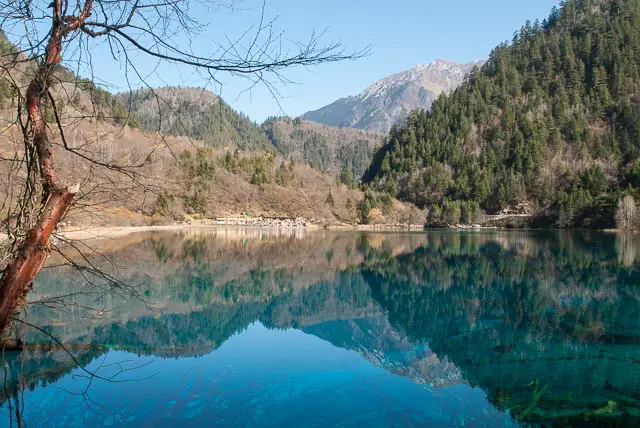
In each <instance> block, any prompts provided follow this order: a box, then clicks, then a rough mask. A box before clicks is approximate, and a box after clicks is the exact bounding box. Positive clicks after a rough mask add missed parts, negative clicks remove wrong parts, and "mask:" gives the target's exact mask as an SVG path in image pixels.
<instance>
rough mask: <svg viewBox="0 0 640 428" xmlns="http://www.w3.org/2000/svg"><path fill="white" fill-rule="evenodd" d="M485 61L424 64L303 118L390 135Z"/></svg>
mask: <svg viewBox="0 0 640 428" xmlns="http://www.w3.org/2000/svg"><path fill="white" fill-rule="evenodd" d="M479 65H482V61H477V62H472V63H469V64H459V63H455V62H451V61H445V60H437V61H434V62H432V63H430V64H420V65H417V66H416V67H414V68H412V69H410V70H406V71H403V72H400V73H397V74H394V75H392V76H389V77H386V78H384V79H382V80H379V81H377V82H375V83H374V84H373V85H371V86H369V87H368V88H367V89H365V90H364V91H363V92H362V93H360V94H358V95H355V96H350V97H347V98H341V99H339V100H337V101H336V102H334V103H332V104H329V105H328V106H326V107H322V108H321V109H319V110H315V111H310V112H308V113H305V114H304V115H302V118H304V119H307V120H312V121H314V122H319V123H324V124H326V125H331V126H348V127H352V128H360V129H366V130H368V131H373V132H382V133H386V132H389V130H390V129H391V127H392V126H393V125H394V124H395V123H397V122H398V121H401V120H403V119H405V118H406V117H407V115H408V114H409V112H410V111H411V110H414V109H417V108H425V109H428V108H429V107H430V106H431V104H432V103H433V102H434V101H435V100H436V99H437V98H438V97H439V96H440V94H442V93H445V94H448V93H450V92H451V91H452V90H454V89H455V88H457V87H458V86H459V85H460V84H461V83H462V82H463V81H464V78H465V76H466V75H467V74H468V73H469V72H470V71H471V70H472V69H473V67H475V66H479Z"/></svg>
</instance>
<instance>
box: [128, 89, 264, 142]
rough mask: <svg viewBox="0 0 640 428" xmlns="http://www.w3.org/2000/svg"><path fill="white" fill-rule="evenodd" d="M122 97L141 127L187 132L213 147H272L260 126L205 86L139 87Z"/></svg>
mask: <svg viewBox="0 0 640 428" xmlns="http://www.w3.org/2000/svg"><path fill="white" fill-rule="evenodd" d="M120 98H121V99H122V100H123V101H124V102H125V103H126V104H127V105H128V106H129V108H130V110H131V113H132V115H133V117H134V118H135V119H136V121H137V122H138V124H139V125H140V128H142V129H144V130H147V131H159V132H163V133H166V134H170V135H176V136H187V137H191V138H195V139H197V140H201V141H203V142H204V143H205V144H207V145H210V146H214V147H229V148H234V149H235V148H237V149H240V150H262V149H272V148H273V146H272V145H271V143H270V142H269V140H268V139H267V138H266V136H265V135H264V133H263V132H262V131H261V130H260V127H259V126H258V125H256V124H255V123H254V122H252V121H251V120H250V119H249V118H248V117H247V116H245V115H243V114H242V113H238V112H236V111H235V110H233V109H232V108H231V107H230V106H229V105H228V104H227V103H225V102H224V101H223V100H222V99H221V98H220V97H218V96H217V95H215V94H214V93H212V92H210V91H208V90H206V89H202V88H180V87H164V88H157V89H138V90H136V91H131V92H129V93H126V94H120Z"/></svg>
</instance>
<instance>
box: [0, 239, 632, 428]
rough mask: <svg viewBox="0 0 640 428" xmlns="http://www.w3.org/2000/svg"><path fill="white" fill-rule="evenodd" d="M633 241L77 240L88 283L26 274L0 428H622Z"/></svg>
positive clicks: (53, 273) (54, 264)
mask: <svg viewBox="0 0 640 428" xmlns="http://www.w3.org/2000/svg"><path fill="white" fill-rule="evenodd" d="M637 239H638V238H635V237H633V236H624V235H606V234H575V233H574V234H569V233H525V232H487V233H458V232H430V233H412V234H409V233H407V234H402V233H384V234H382V233H381V234H373V233H370V234H359V233H329V232H308V233H305V232H295V233H294V232H275V231H260V230H257V229H246V230H243V229H238V230H226V231H221V230H218V231H208V232H206V233H205V232H201V233H177V234H142V235H134V236H130V237H127V238H123V239H121V240H111V241H109V242H106V243H105V242H101V243H97V244H92V246H93V247H95V248H96V253H94V254H93V255H92V256H90V257H89V260H88V261H84V260H82V259H80V258H78V257H76V258H74V257H73V256H72V255H71V253H72V252H69V254H68V255H69V257H70V258H71V259H72V260H76V261H77V262H78V263H80V262H82V263H87V262H89V263H91V266H92V267H94V268H99V269H100V271H101V272H102V273H103V274H104V275H103V276H96V275H92V274H91V272H92V271H87V270H85V271H83V272H82V273H79V272H78V271H77V270H74V269H72V268H71V267H68V266H64V265H63V264H62V263H60V262H61V260H62V259H60V260H57V259H55V258H53V259H52V260H51V261H50V266H49V267H48V268H47V269H45V270H44V271H43V273H42V275H41V276H40V277H39V279H38V281H37V284H36V287H35V293H34V294H33V295H32V296H30V300H31V304H30V305H29V309H28V311H27V312H26V314H23V315H22V320H23V321H24V322H25V323H29V324H30V325H36V326H38V327H39V328H41V329H42V330H44V331H45V332H47V333H46V334H45V333H42V332H41V331H38V330H36V329H34V328H31V327H27V325H26V324H25V323H22V324H21V323H18V325H19V328H20V329H21V334H24V335H25V338H26V342H27V344H28V347H27V348H28V349H27V350H26V351H24V352H23V353H21V354H16V353H7V354H6V355H5V360H6V361H5V367H6V371H5V373H6V378H5V379H6V380H5V381H3V388H1V390H2V391H0V402H1V407H0V423H2V424H4V425H7V426H9V425H10V424H11V425H14V426H18V423H19V424H20V425H23V426H61V427H69V426H154V427H155V426H171V427H173V426H179V425H183V426H247V427H272V426H274V427H275V426H302V427H307V426H309V427H312V426H313V427H323V426H349V427H351V426H363V427H365V426H366V427H369V426H373V427H377V426H384V427H387V426H409V427H411V426H414V427H415V426H467V427H469V426H471V427H475V426H491V427H493V426H519V425H532V426H536V425H543V426H552V425H561V426H562V425H569V426H582V425H593V426H600V425H609V426H639V425H638V423H639V421H640V270H639V269H638V267H640V263H639V261H638V260H637V259H638V257H637V256H636V253H637V254H638V255H639V256H640V252H638V251H637V250H636V249H637V248H639V247H638V246H637V243H636V240H637ZM105 276H106V277H107V278H110V279H111V281H107V280H106V279H105ZM52 337H54V338H55V340H56V341H57V340H59V341H60V343H62V344H64V346H65V349H66V351H65V350H62V349H61V347H60V346H57V345H56V343H57V342H55V341H54V339H52ZM0 375H1V373H0ZM0 377H1V376H0Z"/></svg>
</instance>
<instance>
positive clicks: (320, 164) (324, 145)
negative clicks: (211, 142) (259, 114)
mask: <svg viewBox="0 0 640 428" xmlns="http://www.w3.org/2000/svg"><path fill="white" fill-rule="evenodd" d="M262 130H263V131H264V132H265V134H266V135H267V138H269V140H270V141H271V144H273V146H274V147H275V148H276V150H278V152H279V153H280V154H282V155H283V156H285V157H287V158H290V159H293V160H294V161H296V162H304V163H308V164H309V165H313V166H314V167H316V168H317V169H320V170H322V171H328V172H331V173H333V174H341V176H342V178H343V179H344V178H348V177H345V175H348V174H350V175H351V177H353V178H352V179H351V180H347V181H355V180H357V179H358V178H359V177H362V174H363V173H364V172H365V171H366V170H367V168H368V167H369V165H370V164H371V159H372V155H373V152H374V150H375V149H378V148H379V147H380V146H382V144H383V142H384V136H383V135H381V134H376V133H373V132H368V131H363V130H359V129H353V128H339V127H335V126H327V125H322V124H320V123H316V122H311V121H308V120H301V119H300V118H296V119H291V118H288V117H272V118H269V119H267V120H266V121H265V122H264V123H263V124H262ZM347 170H348V172H347Z"/></svg>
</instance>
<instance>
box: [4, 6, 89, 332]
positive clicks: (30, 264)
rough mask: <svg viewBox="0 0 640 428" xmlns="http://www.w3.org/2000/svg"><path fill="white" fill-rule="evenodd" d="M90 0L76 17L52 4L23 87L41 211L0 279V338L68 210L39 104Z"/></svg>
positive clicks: (68, 191)
mask: <svg viewBox="0 0 640 428" xmlns="http://www.w3.org/2000/svg"><path fill="white" fill-rule="evenodd" d="M92 5H93V0H87V1H86V2H85V5H84V7H83V9H82V11H81V13H80V15H79V16H78V17H77V18H69V17H65V19H64V21H65V22H63V17H62V0H54V1H53V9H54V10H53V19H52V24H51V32H50V36H49V41H48V43H47V48H46V55H45V57H44V60H43V61H42V62H40V63H39V64H38V70H37V72H36V74H35V76H34V77H33V79H32V80H31V82H30V83H29V87H28V88H27V93H26V97H27V109H28V123H29V128H30V129H28V130H26V131H25V141H26V142H27V144H31V145H32V146H33V147H34V148H35V152H36V154H37V158H38V167H39V171H40V183H41V185H42V205H43V208H42V211H41V213H40V218H39V219H38V222H37V224H36V225H35V227H34V228H33V229H31V230H30V231H29V232H28V233H27V237H26V239H25V240H24V242H23V243H22V245H21V246H20V248H19V250H18V251H17V253H16V254H14V255H13V257H12V259H11V260H10V261H9V264H8V265H7V267H6V268H5V270H4V272H3V274H2V279H0V337H2V336H3V335H4V332H5V330H6V329H7V327H8V325H9V323H10V321H11V316H12V315H13V314H14V313H15V312H16V311H17V310H18V309H19V308H20V306H21V305H22V304H23V303H24V301H25V296H26V294H27V293H28V292H29V290H30V288H31V284H32V282H33V280H34V278H35V277H36V275H37V274H38V272H40V269H42V266H44V263H45V262H46V260H47V257H48V256H49V253H50V252H51V244H50V242H49V240H50V238H51V234H52V233H53V231H54V230H55V228H56V225H57V224H58V222H60V219H61V218H62V216H64V214H65V213H66V212H67V210H68V209H69V206H70V205H71V202H72V201H73V198H74V197H75V195H76V193H77V192H78V190H79V189H78V186H69V187H66V188H61V187H58V179H57V175H56V170H55V165H54V162H53V149H52V145H51V140H50V139H49V135H48V133H47V123H46V121H45V116H44V112H43V111H42V100H43V98H44V97H46V96H47V95H48V92H49V90H50V88H51V83H50V82H51V77H52V73H53V72H54V69H55V67H56V66H57V65H58V64H60V62H61V61H62V57H61V52H62V42H63V40H64V38H65V37H66V36H67V35H68V34H69V32H71V31H73V30H76V29H77V28H78V27H79V26H80V25H81V24H82V23H83V22H84V20H85V19H86V18H87V17H88V16H89V15H90V14H91V7H92Z"/></svg>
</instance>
